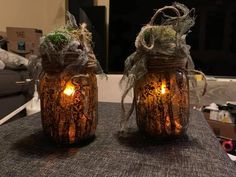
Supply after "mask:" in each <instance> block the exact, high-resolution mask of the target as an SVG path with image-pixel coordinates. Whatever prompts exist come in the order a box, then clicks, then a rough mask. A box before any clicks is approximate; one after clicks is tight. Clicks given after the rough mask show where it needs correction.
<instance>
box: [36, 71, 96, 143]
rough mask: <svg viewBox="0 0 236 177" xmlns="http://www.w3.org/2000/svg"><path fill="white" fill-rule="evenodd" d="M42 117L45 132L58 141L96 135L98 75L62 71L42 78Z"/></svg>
mask: <svg viewBox="0 0 236 177" xmlns="http://www.w3.org/2000/svg"><path fill="white" fill-rule="evenodd" d="M39 87H40V89H39V92H40V99H41V119H42V126H43V130H44V132H45V134H46V135H47V136H49V137H50V138H51V139H52V140H53V141H54V142H56V143H58V144H78V143H81V142H82V141H84V140H87V139H89V138H92V137H93V136H94V135H95V130H96V126H97V119H98V115H97V107H98V89H97V79H96V75H95V74H93V73H85V74H76V75H75V73H73V72H68V71H62V72H59V73H44V74H43V75H42V77H41V79H40V86H39Z"/></svg>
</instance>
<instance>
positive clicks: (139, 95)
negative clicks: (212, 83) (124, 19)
mask: <svg viewBox="0 0 236 177" xmlns="http://www.w3.org/2000/svg"><path fill="white" fill-rule="evenodd" d="M194 11H195V10H194V9H191V10H189V9H188V8H187V7H186V6H185V5H183V4H180V3H177V2H175V3H173V5H172V6H165V7H163V8H161V9H159V10H157V11H156V13H155V14H154V16H153V17H152V18H151V20H150V22H149V23H148V24H147V25H145V26H144V27H143V28H142V29H141V31H140V33H139V34H138V36H137V38H136V41H135V46H136V52H134V53H133V54H131V55H130V56H129V57H128V58H127V59H126V61H125V69H124V75H123V77H122V79H121V81H120V86H121V88H122V89H123V90H124V93H123V95H122V101H121V103H122V115H121V132H124V131H125V130H126V124H127V122H128V120H129V118H130V116H131V114H132V112H133V109H136V121H137V125H138V127H139V129H140V130H141V131H142V132H144V133H147V134H149V135H151V136H155V137H159V136H172V135H174V136H175V135H180V134H182V133H184V131H185V130H186V128H187V125H188V117H189V78H190V81H191V82H190V83H191V84H194V83H195V80H194V79H193V78H194V77H189V78H188V76H190V75H191V74H193V73H194V74H195V73H200V74H202V75H203V76H204V74H203V73H202V72H200V71H196V70H194V64H193V61H192V59H191V56H190V52H189V50H190V46H189V45H187V44H186V40H185V38H186V35H187V33H188V32H189V29H190V28H191V27H192V26H193V25H194V23H195V16H194ZM165 12H168V13H171V14H172V13H173V14H174V15H173V16H170V15H167V14H166V13H165ZM159 15H162V23H161V24H160V25H155V24H154V22H155V20H156V18H157V17H158V16H159ZM204 79H205V77H204ZM205 81H206V80H205ZM205 89H206V84H205V88H204V91H203V94H204V92H205ZM132 90H133V92H134V96H133V103H132V105H131V108H130V109H129V110H128V112H126V110H125V107H124V99H125V97H126V96H127V94H128V93H129V92H130V91H132Z"/></svg>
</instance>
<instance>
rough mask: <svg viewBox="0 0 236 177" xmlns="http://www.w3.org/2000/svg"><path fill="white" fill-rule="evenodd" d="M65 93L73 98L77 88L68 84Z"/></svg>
mask: <svg viewBox="0 0 236 177" xmlns="http://www.w3.org/2000/svg"><path fill="white" fill-rule="evenodd" d="M63 93H64V94H65V95H67V96H71V95H73V94H74V93H75V86H74V85H72V84H66V88H65V89H64V91H63Z"/></svg>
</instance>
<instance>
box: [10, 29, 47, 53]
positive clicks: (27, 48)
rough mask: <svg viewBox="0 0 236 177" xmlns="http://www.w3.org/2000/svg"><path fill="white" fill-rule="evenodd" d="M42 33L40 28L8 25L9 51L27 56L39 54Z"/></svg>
mask: <svg viewBox="0 0 236 177" xmlns="http://www.w3.org/2000/svg"><path fill="white" fill-rule="evenodd" d="M42 35H43V33H42V30H39V29H33V28H17V27H7V38H8V51H11V52H14V53H17V54H19V55H22V56H25V57H27V56H29V55H30V54H35V55H38V54H39V44H40V37H42Z"/></svg>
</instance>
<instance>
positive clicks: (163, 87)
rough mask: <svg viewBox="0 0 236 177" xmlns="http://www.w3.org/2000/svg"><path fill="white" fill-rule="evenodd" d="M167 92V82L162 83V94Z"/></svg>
mask: <svg viewBox="0 0 236 177" xmlns="http://www.w3.org/2000/svg"><path fill="white" fill-rule="evenodd" d="M165 93H166V84H164V83H162V84H161V94H162V95H164V94H165Z"/></svg>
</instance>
